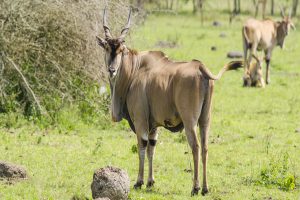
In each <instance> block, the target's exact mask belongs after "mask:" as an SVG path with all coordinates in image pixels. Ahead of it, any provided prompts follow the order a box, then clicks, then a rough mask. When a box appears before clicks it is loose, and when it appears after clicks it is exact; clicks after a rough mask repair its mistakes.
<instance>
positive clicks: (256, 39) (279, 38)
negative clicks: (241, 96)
mask: <svg viewBox="0 0 300 200" xmlns="http://www.w3.org/2000/svg"><path fill="white" fill-rule="evenodd" d="M281 16H282V20H281V21H279V22H275V21H273V20H271V19H266V20H262V21H261V20H256V19H248V20H247V21H246V23H245V24H244V26H243V30H242V35H243V48H244V61H245V66H244V77H243V79H244V86H246V84H247V82H248V81H249V79H250V76H249V64H250V63H251V59H252V55H256V51H257V50H258V51H261V50H263V51H264V53H265V57H266V65H267V67H266V83H267V84H269V83H270V61H271V55H272V51H273V49H274V47H275V46H277V45H278V46H280V47H281V48H282V47H283V45H284V40H285V37H286V36H287V35H288V33H289V30H290V28H291V27H292V28H293V29H295V26H294V24H293V23H292V21H291V12H289V15H288V16H285V15H284V12H283V10H282V9H281ZM248 50H250V53H249V57H248V59H247V54H248Z"/></svg>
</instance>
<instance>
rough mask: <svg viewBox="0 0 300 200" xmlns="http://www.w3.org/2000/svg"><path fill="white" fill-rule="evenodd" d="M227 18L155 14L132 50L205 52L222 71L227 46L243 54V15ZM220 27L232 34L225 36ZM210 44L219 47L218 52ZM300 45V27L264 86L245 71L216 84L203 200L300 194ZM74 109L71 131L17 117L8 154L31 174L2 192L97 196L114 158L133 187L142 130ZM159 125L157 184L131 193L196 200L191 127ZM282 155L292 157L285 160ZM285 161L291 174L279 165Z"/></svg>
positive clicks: (178, 56)
mask: <svg viewBox="0 0 300 200" xmlns="http://www.w3.org/2000/svg"><path fill="white" fill-rule="evenodd" d="M220 17H221V18H223V19H224V20H220V21H221V23H222V26H220V27H214V26H212V25H211V24H212V21H213V20H217V19H220ZM227 17H228V16H227V15H226V14H222V13H221V14H217V13H214V15H213V14H211V13H208V14H207V21H206V22H205V23H204V25H203V26H201V24H200V17H194V16H192V15H188V14H187V15H157V16H149V17H148V18H147V21H146V22H145V24H144V25H143V26H141V27H139V28H136V29H133V30H132V33H131V35H130V37H129V40H131V42H132V45H131V47H133V48H136V49H138V50H150V49H151V50H155V49H157V50H163V51H164V52H165V53H166V54H167V55H168V56H169V57H170V58H171V59H174V60H191V59H193V58H195V59H199V60H201V61H203V62H204V63H205V64H206V65H207V67H208V68H209V69H210V70H211V71H212V72H213V73H214V74H216V73H217V72H218V71H219V69H220V68H221V67H222V66H223V65H224V64H225V63H227V62H229V59H227V58H226V53H227V52H228V51H230V50H239V51H242V42H241V41H242V40H241V25H242V21H243V20H244V19H245V17H244V16H242V17H240V18H239V19H238V20H237V21H235V22H234V23H233V24H232V25H228V22H227ZM298 29H299V28H298ZM221 32H224V33H225V34H226V35H227V37H226V38H221V37H219V34H220V33H221ZM159 41H171V42H175V43H176V44H177V45H178V47H177V48H161V47H157V46H156V44H157V42H159ZM211 46H216V47H217V51H211V50H210V48H211ZM299 52H300V33H299V32H298V31H294V32H293V31H292V32H291V34H290V35H289V36H288V37H287V39H286V48H285V49H284V50H280V49H279V48H276V49H275V50H274V52H273V60H272V61H271V81H272V82H271V85H268V86H267V87H266V88H265V89H257V88H243V87H242V74H243V72H242V70H239V71H234V72H227V73H226V74H225V75H224V77H223V78H222V79H221V80H220V81H217V82H216V84H215V93H214V97H213V98H214V100H213V112H212V124H211V130H210V139H209V141H210V142H209V161H208V183H209V187H210V193H209V194H208V196H207V197H205V199H265V198H266V199H267V198H269V197H272V199H291V200H294V199H299V198H300V190H299V187H300V185H299V182H300V133H297V132H295V129H297V128H300V95H299V94H300V78H299V77H300V66H299V65H300V56H299ZM67 116H68V118H65V120H66V122H64V123H65V124H67V126H68V127H69V126H70V127H72V128H70V129H66V130H63V131H61V129H60V128H59V127H49V128H47V129H41V128H38V127H37V126H36V125H34V124H31V123H30V122H24V121H22V119H15V118H14V121H15V122H14V123H17V124H21V125H19V126H13V125H8V126H7V127H4V126H3V127H2V128H1V129H0V160H6V161H10V162H13V163H18V164H21V165H24V166H26V168H27V170H28V173H29V179H28V180H26V181H22V182H19V183H16V184H14V185H7V184H4V183H0V199H11V200H15V199H71V198H72V197H73V196H78V197H82V198H83V197H87V198H90V199H91V191H90V184H91V182H92V175H93V172H94V170H95V169H97V168H100V167H104V166H107V165H113V166H117V167H120V168H123V169H125V170H126V171H127V172H128V173H129V176H130V179H131V188H132V187H133V184H134V182H135V180H136V177H137V172H138V156H137V153H135V152H134V151H133V150H132V149H134V147H133V145H135V144H136V138H135V135H134V134H133V133H132V132H130V131H129V130H127V129H126V128H125V129H124V128H123V129H121V128H120V126H117V125H113V126H117V128H114V127H112V128H109V129H107V130H102V129H100V128H99V127H97V126H95V125H85V124H84V123H78V124H77V123H76V119H77V118H75V120H74V119H72V117H71V115H67ZM6 117H7V116H1V118H6ZM13 127H17V128H13ZM108 127H111V126H108ZM159 131H160V136H159V141H158V145H157V149H156V155H155V159H154V171H155V178H156V184H155V187H154V188H153V189H151V190H147V189H145V187H143V188H142V189H141V190H138V191H135V190H133V189H131V192H130V198H131V199H134V200H135V199H152V200H158V199H161V200H163V199H170V200H171V199H178V200H182V199H197V198H202V197H194V198H191V197H190V191H191V188H192V174H191V173H187V172H185V169H189V168H190V164H191V163H192V155H191V150H190V149H189V147H188V145H187V142H186V141H185V139H184V138H185V137H184V135H183V134H184V133H176V134H173V133H170V132H168V131H165V130H163V129H160V130H159ZM187 151H188V154H185V152H187ZM284 156H287V159H286V160H284V161H282V157H284ZM145 166H146V172H145V174H147V164H146V165H145ZM274 166H275V167H274ZM284 166H286V168H287V169H286V171H285V172H282V171H280V170H277V171H276V170H274V168H275V169H277V168H278V169H279V168H280V169H281V168H282V167H284ZM201 170H202V165H200V171H201ZM266 172H267V173H271V174H270V176H269V177H270V178H269V179H268V181H269V182H266V183H262V181H263V180H265V179H266V178H265V177H266V176H265V174H266ZM275 173H277V174H278V173H279V175H278V176H277V175H276V174H275ZM200 174H202V173H200ZM262 174H263V175H262ZM290 176H293V177H295V183H296V189H292V190H289V191H286V190H284V189H282V188H280V186H279V185H278V184H276V183H277V182H276V181H274V180H273V179H276V178H278V177H279V178H281V179H280V180H281V181H282V180H284V178H288V177H290ZM145 178H147V176H146V177H145ZM201 179H202V175H200V180H201ZM145 180H146V179H145ZM276 180H277V179H276Z"/></svg>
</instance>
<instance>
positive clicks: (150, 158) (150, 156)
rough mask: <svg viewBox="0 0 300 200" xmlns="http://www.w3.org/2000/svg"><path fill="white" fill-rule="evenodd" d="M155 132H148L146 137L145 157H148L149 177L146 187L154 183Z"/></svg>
mask: <svg viewBox="0 0 300 200" xmlns="http://www.w3.org/2000/svg"><path fill="white" fill-rule="evenodd" d="M157 136H158V134H157V131H156V129H155V130H153V131H152V132H150V134H149V136H148V139H149V140H148V146H147V156H148V162H149V175H148V182H147V187H152V186H153V185H154V183H155V181H154V175H153V157H154V153H155V145H156V141H157Z"/></svg>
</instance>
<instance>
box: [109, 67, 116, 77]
mask: <svg viewBox="0 0 300 200" xmlns="http://www.w3.org/2000/svg"><path fill="white" fill-rule="evenodd" d="M108 71H109V73H110V74H111V75H112V74H113V73H115V71H116V70H115V69H114V68H108Z"/></svg>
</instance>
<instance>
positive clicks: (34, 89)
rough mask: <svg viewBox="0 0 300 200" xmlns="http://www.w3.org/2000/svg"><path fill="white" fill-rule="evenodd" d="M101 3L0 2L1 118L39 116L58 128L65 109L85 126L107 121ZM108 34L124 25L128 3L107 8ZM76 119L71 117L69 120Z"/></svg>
mask: <svg viewBox="0 0 300 200" xmlns="http://www.w3.org/2000/svg"><path fill="white" fill-rule="evenodd" d="M104 6H105V1H102V0H90V1H74V0H48V1H43V0H32V1H23V0H14V1H11V0H2V1H0V10H1V13H0V113H9V112H19V113H22V114H24V115H25V116H29V117H32V116H33V117H36V116H42V117H44V118H47V121H49V122H51V123H56V122H57V121H58V120H60V116H61V114H60V113H61V111H62V110H64V108H66V107H72V108H74V109H75V110H76V113H77V114H78V116H76V117H79V118H82V119H83V120H85V121H86V122H91V121H93V118H94V117H98V118H99V117H100V118H101V120H99V121H102V122H103V121H105V120H106V119H107V118H109V117H107V112H108V107H109V105H108V104H109V103H108V102H109V100H108V98H109V95H108V94H107V93H106V94H105V95H104V96H103V95H100V93H99V86H100V83H102V84H103V83H105V82H106V81H105V78H104V77H105V68H104V63H103V61H104V59H103V55H102V54H103V52H102V51H101V50H100V48H99V47H98V46H97V43H96V40H95V36H96V35H101V36H102V35H103V30H102V13H103V8H104ZM108 8H109V22H110V26H111V28H112V32H119V30H115V29H114V27H117V28H118V29H121V28H122V25H123V24H124V23H125V22H126V18H127V14H124V13H127V12H128V2H127V1H121V0H112V1H109V3H108ZM73 117H74V116H73Z"/></svg>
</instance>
